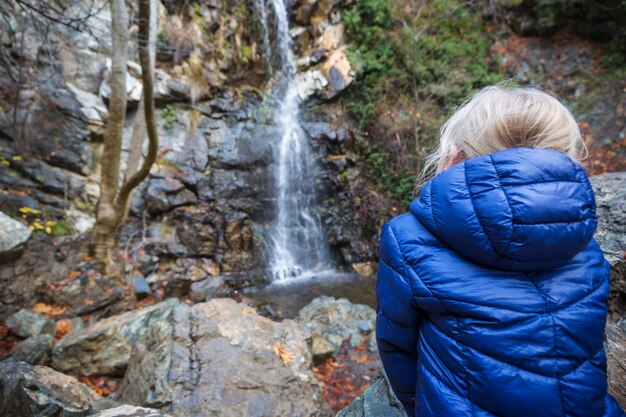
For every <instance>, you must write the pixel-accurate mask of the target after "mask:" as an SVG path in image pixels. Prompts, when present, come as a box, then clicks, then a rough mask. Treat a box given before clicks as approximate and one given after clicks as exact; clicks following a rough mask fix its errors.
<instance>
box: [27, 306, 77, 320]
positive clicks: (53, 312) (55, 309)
mask: <svg viewBox="0 0 626 417" xmlns="http://www.w3.org/2000/svg"><path fill="white" fill-rule="evenodd" d="M31 310H33V311H34V312H35V313H40V314H44V315H46V316H48V317H50V318H54V317H58V316H60V315H61V314H63V313H65V312H66V311H67V310H68V308H67V307H59V306H52V305H49V304H45V303H37V304H35V305H34V306H33V308H32V309H31Z"/></svg>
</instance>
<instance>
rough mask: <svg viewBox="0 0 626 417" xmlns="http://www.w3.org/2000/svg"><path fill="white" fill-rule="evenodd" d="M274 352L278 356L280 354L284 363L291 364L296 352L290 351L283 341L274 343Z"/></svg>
mask: <svg viewBox="0 0 626 417" xmlns="http://www.w3.org/2000/svg"><path fill="white" fill-rule="evenodd" d="M274 352H275V353H276V356H278V357H279V358H280V360H281V361H283V364H284V365H289V364H290V363H291V362H293V357H294V354H293V353H291V352H289V351H288V350H287V349H286V348H285V346H283V344H282V343H280V342H275V343H274Z"/></svg>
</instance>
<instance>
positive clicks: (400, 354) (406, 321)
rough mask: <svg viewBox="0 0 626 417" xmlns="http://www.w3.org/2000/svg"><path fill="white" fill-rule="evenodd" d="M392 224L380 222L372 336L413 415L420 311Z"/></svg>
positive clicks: (390, 380) (392, 383)
mask: <svg viewBox="0 0 626 417" xmlns="http://www.w3.org/2000/svg"><path fill="white" fill-rule="evenodd" d="M408 277H409V274H408V273H407V266H406V264H405V262H404V259H403V257H402V254H401V252H400V247H399V245H398V241H397V239H396V235H395V234H394V231H393V227H392V224H390V223H387V224H385V226H383V229H382V236H381V244H380V262H379V267H378V277H377V283H376V298H377V308H376V310H377V316H376V340H377V342H378V351H379V354H380V358H381V360H382V362H383V367H384V368H385V372H386V373H387V377H388V378H389V382H390V383H391V387H392V389H393V391H394V393H395V394H396V396H397V397H398V399H399V400H400V402H401V403H402V405H403V406H404V408H405V410H406V412H407V414H408V415H409V416H413V415H414V409H415V387H416V384H417V337H418V328H419V320H420V314H419V309H418V307H417V304H416V302H415V300H414V298H413V297H412V294H411V287H410V283H409V279H408Z"/></svg>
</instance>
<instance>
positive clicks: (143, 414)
mask: <svg viewBox="0 0 626 417" xmlns="http://www.w3.org/2000/svg"><path fill="white" fill-rule="evenodd" d="M167 416H170V414H166V413H164V412H163V411H161V410H154V409H152V408H145V407H136V406H134V405H128V404H124V405H120V406H117V407H113V408H108V409H106V410H103V411H100V412H98V413H96V414H93V415H92V417H167Z"/></svg>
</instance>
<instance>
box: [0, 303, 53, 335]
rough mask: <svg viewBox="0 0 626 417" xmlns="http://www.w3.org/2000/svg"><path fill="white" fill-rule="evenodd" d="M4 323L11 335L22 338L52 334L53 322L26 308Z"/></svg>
mask: <svg viewBox="0 0 626 417" xmlns="http://www.w3.org/2000/svg"><path fill="white" fill-rule="evenodd" d="M6 323H7V327H8V328H9V330H11V333H13V334H15V335H17V336H19V337H22V338H27V337H31V336H37V335H40V334H49V335H53V334H54V321H52V320H50V319H49V318H48V317H46V316H44V315H43V314H39V313H35V312H34V311H32V310H29V309H27V308H23V309H21V310H19V311H18V312H17V313H15V314H12V315H11V316H9V317H8V318H7V321H6Z"/></svg>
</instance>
